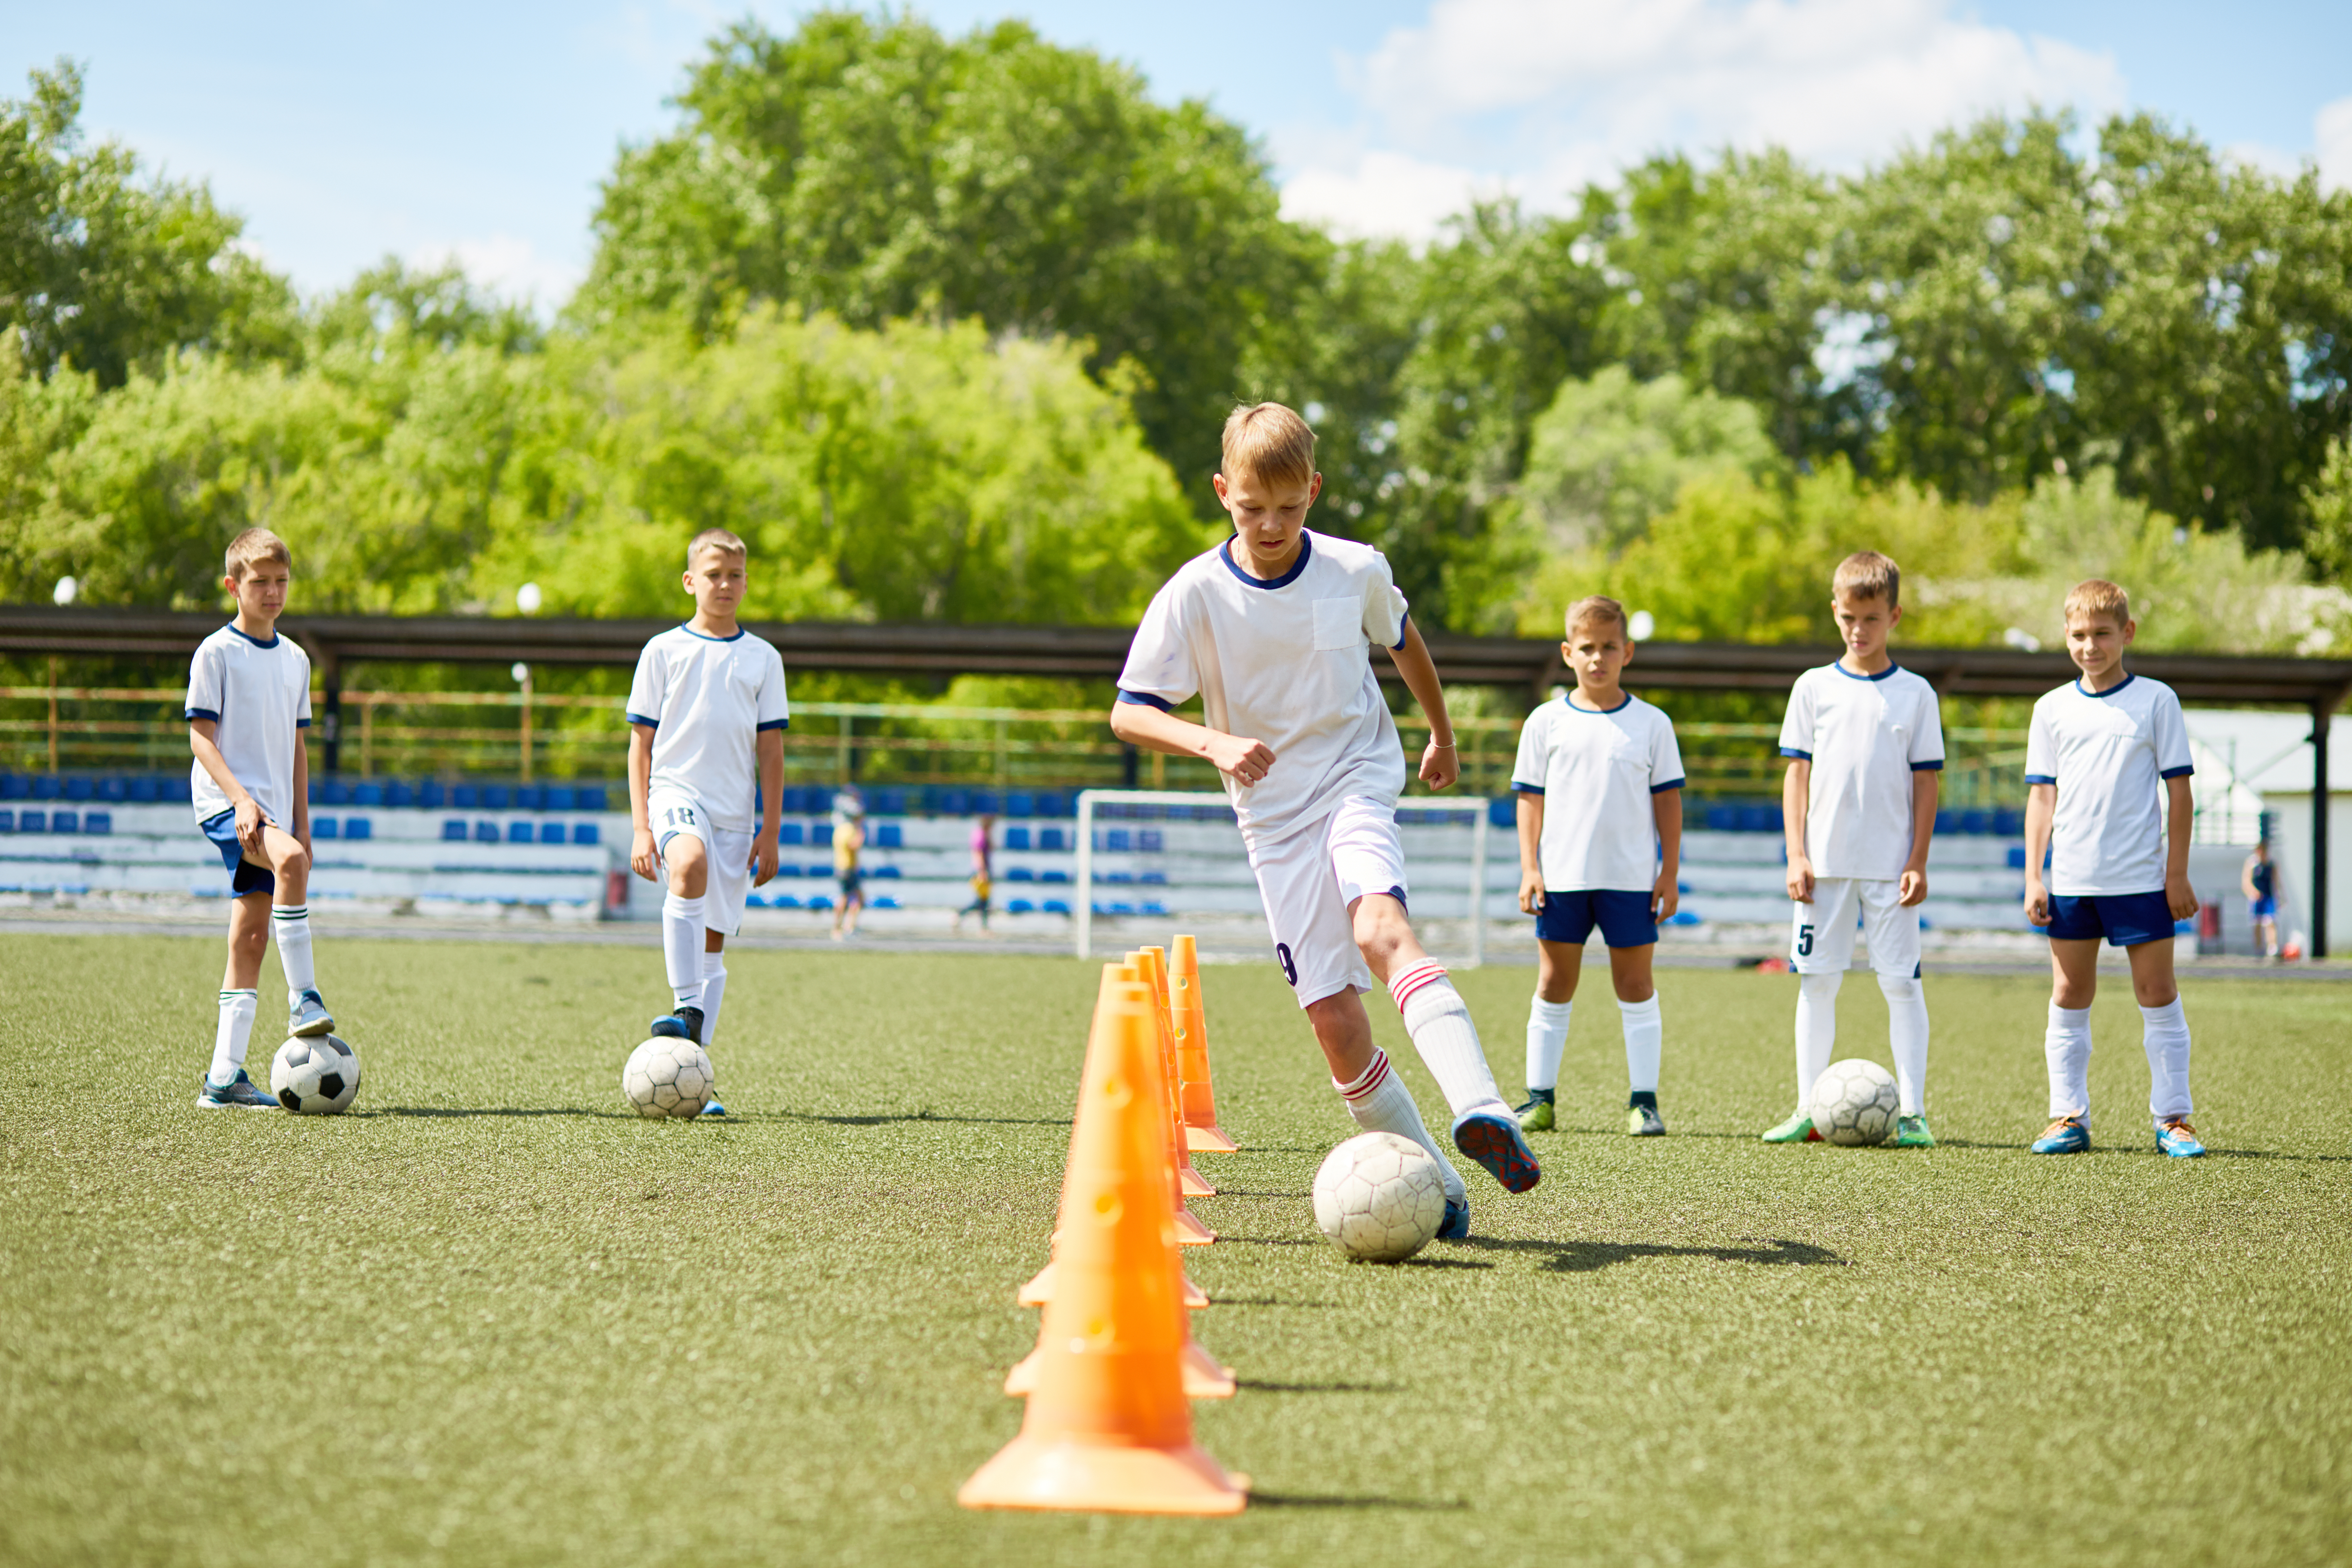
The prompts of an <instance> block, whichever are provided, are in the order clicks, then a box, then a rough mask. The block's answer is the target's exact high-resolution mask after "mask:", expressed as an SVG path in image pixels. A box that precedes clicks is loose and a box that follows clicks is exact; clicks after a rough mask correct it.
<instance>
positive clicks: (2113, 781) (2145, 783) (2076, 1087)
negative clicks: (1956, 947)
mask: <svg viewBox="0 0 2352 1568" xmlns="http://www.w3.org/2000/svg"><path fill="white" fill-rule="evenodd" d="M2138 630H2139V628H2138V626H2136V625H2135V624H2134V623H2133V621H2132V618H2131V600H2130V599H2129V597H2127V596H2126V595H2125V593H2124V591H2123V590H2122V589H2121V588H2118V587H2116V585H2115V584H2113V583H2108V582H2105V581H2102V580H2101V579H2098V578H2093V579H2091V580H2090V581H2089V582H2087V583H2078V584H2075V585H2074V592H2072V593H2070V594H2068V595H2066V653H2067V656H2068V657H2069V658H2072V659H2074V665H2075V668H2078V669H2080V670H2081V671H2082V672H2083V675H2082V679H2079V680H2073V681H2069V682H2067V683H2066V684H2065V685H2063V686H2062V687H2060V688H2059V689H2057V690H2055V691H2053V692H2051V693H2050V694H2049V695H2048V696H2046V697H2043V698H2042V700H2040V701H2038V702H2036V703H2034V705H2033V723H2032V728H2031V729H2030V730H2028V731H2026V738H2025V782H2026V785H2027V787H2028V791H2029V793H2028V795H2027V796H2026V801H2025V917H2026V919H2028V920H2030V921H2032V922H2033V923H2034V924H2035V925H2038V926H2044V927H2047V928H2048V929H2049V931H2050V972H2051V976H2052V982H2053V984H2052V986H2051V993H2050V1028H2049V1032H2048V1034H2047V1035H2046V1036H2044V1037H2043V1040H2042V1052H2043V1055H2044V1056H2045V1057H2046V1058H2048V1062H2049V1068H2050V1125H2049V1127H2048V1128H2046V1129H2045V1130H2043V1131H2042V1136H2041V1137H2040V1138H2038V1139H2036V1140H2034V1143H2033V1152H2035V1153H2037V1154H2079V1153H2081V1152H2083V1151H2084V1150H2086V1149H2088V1148H2089V1147H2090V1146H2091V1084H2090V1070H2091V998H2092V997H2093V996H2094V995H2095V994H2097V992H2098V984H2099V942H2100V939H2101V938H2105V940H2106V942H2108V943H2109V944H2110V945H2111V946H2115V947H2120V948H2122V949H2123V950H2124V952H2126V954H2127V955H2128V956H2129V958H2130V960H2131V978H2132V995H2133V996H2134V997H2135V998H2136V999H2137V1001H2138V1003H2139V1012H2140V1019H2141V1037H2140V1043H2141V1044H2142V1045H2143V1046H2144V1047H2146V1048H2147V1072H2148V1089H2147V1109H2148V1114H2149V1115H2150V1116H2151V1117H2152V1118H2154V1120H2155V1123H2156V1146H2157V1148H2158V1149H2159V1150H2160V1151H2162V1152H2165V1153H2167V1154H2169V1155H2171V1156H2173V1157H2174V1158H2175V1159H2194V1158H2195V1157H2197V1156H2198V1155H2200V1154H2202V1153H2204V1152H2205V1145H2204V1144H2203V1143H2201V1142H2198V1138H2197V1130H2196V1129H2195V1128H2193V1127H2191V1126H2190V1125H2189V1110H2190V1109H2191V1108H2190V1105H2189V1020H2188V1019H2187V1018H2185V1017H2183V1016H2181V1011H2180V988H2179V986H2178V985H2176V984H2173V979H2172V934H2173V922H2174V921H2185V920H2188V919H2189V917H2191V916H2192V915H2194V914H2196V912H2197V895H2196V894H2195V893H2194V892H2192V891H2191V890H2190V889H2189V829H2190V828H2191V827H2192V826H2194V825H2195V821H2196V816H2197V807H2196V802H2195V801H2194V799H2193V798H2192V797H2191V795H2190V794H2189V774H2191V773H2194V772H2195V771H2196V769H2195V767H2194V766H2193V765H2192V764H2191V763H2190V761H2189V729H2188V726H2187V724H2186V723H2185V722H2183V721H2182V719H2181V716H2180V699H2179V698H2178V697H2176V696H2174V695H2173V691H2172V688H2170V687H2168V686H2167V685H2165V684H2164V683H2163V682H2162V681H2160V680H2151V679H2148V678H2147V676H2144V675H2130V674H2126V672H2125V670H2124V666H2123V654H2124V648H2125V647H2126V646H2127V645H2128V644H2129V643H2130V642H2131V640H2132V637H2133V635H2134V634H2135V633H2137V631H2138ZM2045 849H2046V850H2048V852H2049V858H2050V868H2049V876H2048V878H2047V879H2044V877H2043V875H2042V852H2043V851H2044V850H2045Z"/></svg>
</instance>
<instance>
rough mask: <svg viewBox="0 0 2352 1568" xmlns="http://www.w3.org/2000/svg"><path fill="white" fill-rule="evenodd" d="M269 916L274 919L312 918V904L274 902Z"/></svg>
mask: <svg viewBox="0 0 2352 1568" xmlns="http://www.w3.org/2000/svg"><path fill="white" fill-rule="evenodd" d="M269 918H270V919H271V920H274V921H304V920H309V919H310V905H308V904H272V905H270V906H269Z"/></svg>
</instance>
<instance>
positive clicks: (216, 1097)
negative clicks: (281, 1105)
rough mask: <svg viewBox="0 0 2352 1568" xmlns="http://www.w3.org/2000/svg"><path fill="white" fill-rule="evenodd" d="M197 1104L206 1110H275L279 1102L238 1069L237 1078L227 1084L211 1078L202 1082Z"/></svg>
mask: <svg viewBox="0 0 2352 1568" xmlns="http://www.w3.org/2000/svg"><path fill="white" fill-rule="evenodd" d="M200 1081H201V1082H202V1084H203V1087H202V1088H201V1089H197V1090H196V1104H197V1105H199V1106H201V1107H202V1108H203V1109H205V1110H277V1109H278V1101H277V1100H273V1099H271V1098H270V1097H269V1096H268V1095H266V1094H264V1093H262V1092H261V1089H260V1088H259V1087H258V1086H257V1085H256V1084H255V1083H254V1081H253V1080H252V1079H249V1078H247V1077H246V1076H245V1069H244V1068H237V1069H236V1077H235V1078H233V1079H229V1081H228V1082H226V1083H225V1084H224V1083H215V1082H214V1081H213V1080H212V1079H210V1078H205V1079H201V1080H200Z"/></svg>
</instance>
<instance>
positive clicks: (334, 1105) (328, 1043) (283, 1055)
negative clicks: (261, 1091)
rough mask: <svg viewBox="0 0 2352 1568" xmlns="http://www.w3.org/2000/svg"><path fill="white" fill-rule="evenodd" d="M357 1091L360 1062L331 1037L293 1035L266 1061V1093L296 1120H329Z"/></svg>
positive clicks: (342, 1044) (353, 1054) (349, 1102)
mask: <svg viewBox="0 0 2352 1568" xmlns="http://www.w3.org/2000/svg"><path fill="white" fill-rule="evenodd" d="M359 1091H360V1058H359V1057H358V1056H357V1054H355V1053H354V1052H353V1051H352V1047H350V1046H348V1045H346V1044H344V1043H343V1042H342V1041H341V1040H339V1039H337V1038H335V1037H334V1036H332V1035H313V1036H310V1037H309V1038H307V1039H306V1038H304V1037H301V1036H299V1035H297V1036H295V1037H294V1038H292V1039H290V1040H289V1041H287V1042H286V1043H285V1044H284V1045H282V1046H280V1047H278V1054H277V1055H276V1056H274V1057H272V1058H269V1092H270V1093H272V1094H274V1095H276V1096H277V1097H278V1104H280V1105H282V1106H284V1107H285V1108H286V1109H287V1110H290V1111H293V1112H294V1113H295V1114H296V1115H298V1116H331V1115H333V1114H334V1113H335V1112H336V1111H338V1110H342V1109H343V1108H344V1107H345V1106H347V1105H349V1104H351V1102H352V1096H353V1095H355V1094H357V1093H359Z"/></svg>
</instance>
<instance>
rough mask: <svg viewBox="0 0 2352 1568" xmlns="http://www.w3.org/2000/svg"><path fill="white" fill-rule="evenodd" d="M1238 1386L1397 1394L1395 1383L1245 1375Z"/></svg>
mask: <svg viewBox="0 0 2352 1568" xmlns="http://www.w3.org/2000/svg"><path fill="white" fill-rule="evenodd" d="M1234 1386H1235V1387H1236V1388H1246V1389H1248V1390H1249V1391H1250V1392H1252V1393H1253V1394H1395V1393H1397V1392H1399V1390H1398V1388H1397V1385H1396V1384H1393V1383H1268V1382H1265V1380H1264V1379H1262V1378H1255V1377H1244V1378H1237V1379H1235V1380H1234Z"/></svg>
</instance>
